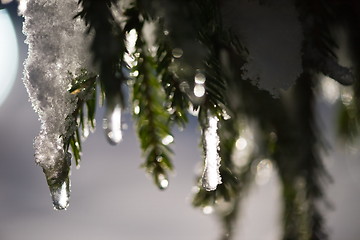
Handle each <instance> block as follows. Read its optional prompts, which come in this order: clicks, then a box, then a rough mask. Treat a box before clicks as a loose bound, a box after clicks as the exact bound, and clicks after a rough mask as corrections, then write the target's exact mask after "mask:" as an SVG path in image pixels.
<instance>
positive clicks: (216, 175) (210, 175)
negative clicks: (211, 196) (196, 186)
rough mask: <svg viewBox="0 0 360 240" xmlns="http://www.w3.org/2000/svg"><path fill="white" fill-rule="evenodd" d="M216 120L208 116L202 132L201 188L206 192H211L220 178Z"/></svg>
mask: <svg viewBox="0 0 360 240" xmlns="http://www.w3.org/2000/svg"><path fill="white" fill-rule="evenodd" d="M218 121H219V120H218V118H217V117H215V116H210V117H209V118H208V126H207V128H206V129H205V130H204V132H203V146H204V150H205V167H204V172H203V175H202V186H203V187H204V188H205V189H206V190H207V191H213V190H215V189H216V187H217V185H219V184H221V176H220V172H219V167H220V156H219V153H218V149H219V136H218V134H217V129H218V126H217V124H218Z"/></svg>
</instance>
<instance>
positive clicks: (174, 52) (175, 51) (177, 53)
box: [172, 48, 184, 58]
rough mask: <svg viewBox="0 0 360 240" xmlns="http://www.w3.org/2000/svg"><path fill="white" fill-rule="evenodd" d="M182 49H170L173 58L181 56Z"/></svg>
mask: <svg viewBox="0 0 360 240" xmlns="http://www.w3.org/2000/svg"><path fill="white" fill-rule="evenodd" d="M183 53H184V52H183V50H182V49H181V48H174V49H173V50H172V55H173V56H174V58H181V57H182V55H183Z"/></svg>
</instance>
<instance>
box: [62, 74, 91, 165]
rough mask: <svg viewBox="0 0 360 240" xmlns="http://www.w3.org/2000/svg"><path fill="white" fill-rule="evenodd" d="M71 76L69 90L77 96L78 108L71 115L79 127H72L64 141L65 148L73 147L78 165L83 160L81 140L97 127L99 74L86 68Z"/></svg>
mask: <svg viewBox="0 0 360 240" xmlns="http://www.w3.org/2000/svg"><path fill="white" fill-rule="evenodd" d="M69 78H71V79H72V85H71V88H70V89H69V92H70V93H71V94H72V95H74V96H75V100H74V101H76V109H75V111H74V112H73V114H72V116H69V118H71V119H72V120H73V121H76V122H77V124H74V125H76V126H78V128H77V129H75V130H74V129H72V130H73V133H70V137H69V139H66V140H65V141H64V144H65V149H66V151H67V149H68V148H69V146H70V147H71V150H72V153H73V156H74V159H75V163H76V165H77V166H78V165H79V163H80V160H81V151H82V149H81V141H82V137H81V134H80V130H81V132H82V135H83V137H85V138H86V135H88V132H89V131H92V130H94V129H95V110H96V78H97V76H96V75H94V74H92V73H88V72H87V71H86V70H81V73H80V74H79V75H78V76H74V75H72V74H71V73H69Z"/></svg>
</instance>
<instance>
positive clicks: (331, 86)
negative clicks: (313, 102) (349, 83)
mask: <svg viewBox="0 0 360 240" xmlns="http://www.w3.org/2000/svg"><path fill="white" fill-rule="evenodd" d="M320 83H321V84H320V89H321V93H322V96H323V98H324V99H325V100H326V101H327V102H329V103H331V104H333V103H335V102H336V101H337V100H338V99H339V97H340V86H339V84H338V82H336V81H335V80H334V79H332V78H329V77H327V76H324V77H323V78H321V81H320Z"/></svg>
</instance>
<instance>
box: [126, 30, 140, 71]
mask: <svg viewBox="0 0 360 240" xmlns="http://www.w3.org/2000/svg"><path fill="white" fill-rule="evenodd" d="M137 39H138V35H137V33H136V30H135V29H132V30H131V31H130V32H129V33H127V34H126V49H127V51H128V53H127V54H125V55H124V60H125V62H126V63H127V64H128V65H129V66H130V68H132V67H134V66H135V65H136V64H135V56H134V53H135V45H136V41H137ZM133 74H135V72H134V73H133ZM135 77H136V76H135Z"/></svg>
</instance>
